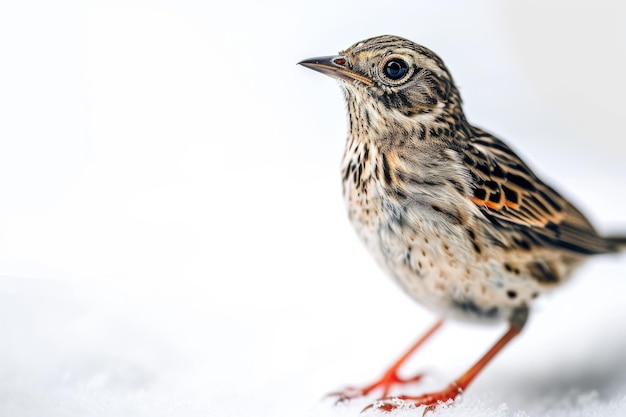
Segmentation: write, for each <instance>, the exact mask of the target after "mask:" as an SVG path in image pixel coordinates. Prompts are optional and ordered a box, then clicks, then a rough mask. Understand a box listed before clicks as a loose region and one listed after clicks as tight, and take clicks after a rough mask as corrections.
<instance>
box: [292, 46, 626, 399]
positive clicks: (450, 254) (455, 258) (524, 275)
mask: <svg viewBox="0 0 626 417" xmlns="http://www.w3.org/2000/svg"><path fill="white" fill-rule="evenodd" d="M301 64H303V65H305V66H307V67H310V68H312V69H315V70H318V71H320V72H323V73H325V74H327V75H331V76H333V77H335V78H338V79H339V80H340V84H341V86H342V88H343V90H344V93H345V98H346V101H347V104H348V115H349V134H348V141H347V145H346V150H345V154H344V158H343V163H342V175H343V189H344V197H345V201H346V204H347V208H348V214H349V217H350V220H351V221H352V223H353V225H354V226H355V229H356V231H357V233H358V234H359V236H360V237H361V238H362V240H363V241H364V242H365V244H366V245H367V246H368V248H369V249H370V251H371V252H372V254H373V255H374V256H375V258H376V259H377V261H378V262H379V264H380V265H381V266H382V267H383V269H385V270H386V271H387V272H388V273H389V274H390V275H391V276H392V277H393V278H394V279H395V280H396V281H397V282H398V283H399V284H400V285H401V286H402V287H403V288H404V290H405V291H406V292H407V293H409V294H410V295H411V296H412V297H413V298H415V299H416V300H417V301H418V302H420V303H421V304H423V305H426V306H427V307H430V308H431V309H433V310H435V311H436V312H438V313H439V314H441V315H442V316H443V317H454V318H460V319H465V320H479V321H498V320H508V321H509V322H510V324H511V330H509V332H508V333H507V335H506V336H505V338H506V340H504V339H503V340H504V342H502V343H503V344H502V346H503V345H504V344H505V343H506V342H508V340H510V338H512V337H513V336H515V335H516V334H517V333H518V332H519V331H520V330H521V329H522V327H523V326H524V324H525V321H526V317H527V313H528V309H529V306H530V304H531V301H532V299H534V298H536V297H537V296H539V295H540V294H541V293H542V292H545V291H547V290H550V289H552V288H554V287H555V286H557V285H558V284H560V283H562V282H564V281H565V280H566V279H567V278H568V277H569V276H570V274H571V272H572V271H573V270H574V269H575V267H576V266H578V265H579V264H580V262H581V261H583V260H584V259H585V258H586V257H588V256H589V255H593V254H603V253H612V252H617V251H618V250H620V249H621V248H622V247H623V245H624V244H625V243H626V239H625V238H605V237H603V236H600V235H598V233H597V232H596V231H595V230H594V228H593V227H592V226H591V224H590V223H589V222H588V221H587V219H586V218H585V217H584V216H583V215H582V214H581V213H580V212H579V211H578V210H577V209H576V208H575V207H574V206H573V205H572V204H571V203H569V202H568V201H567V200H566V199H565V198H563V197H562V196H561V195H559V194H558V193H557V192H556V191H555V190H554V189H552V188H551V187H549V186H548V185H546V184H544V183H543V182H542V181H541V180H540V179H539V178H538V177H537V176H536V175H535V174H534V173H533V172H532V170H531V169H530V168H529V167H528V166H527V165H526V164H525V163H524V162H523V161H522V160H521V159H520V158H519V157H518V156H517V155H516V154H515V153H514V152H513V151H512V150H511V149H510V148H509V147H508V146H507V145H506V144H504V143H503V142H502V141H500V140H499V139H497V138H496V137H494V136H492V135H490V134H489V133H487V132H485V131H483V130H481V129H478V128H476V127H474V126H472V125H471V124H470V123H469V122H468V121H467V119H466V118H465V115H464V113H463V109H462V106H461V104H462V102H461V97H460V95H459V92H458V90H457V88H456V86H455V84H454V82H453V79H452V76H451V75H450V73H449V72H448V70H447V68H446V67H445V65H444V63H443V61H442V60H441V59H440V58H439V57H438V56H437V55H435V54H434V53H433V52H432V51H430V50H428V49H426V48H424V47H422V46H420V45H417V44H415V43H413V42H411V41H408V40H406V39H402V38H399V37H396V36H381V37H377V38H371V39H367V40H365V41H362V42H359V43H357V44H355V45H353V46H351V47H349V48H348V49H346V50H345V51H342V52H340V54H339V55H338V56H332V57H323V58H314V59H310V60H306V61H303V62H302V63H301ZM502 346H499V347H498V348H497V349H496V350H495V351H494V352H491V353H492V354H491V356H493V355H495V353H496V352H497V350H499V349H500V348H501V347H502ZM491 356H489V357H486V358H483V360H484V361H485V362H484V363H482V365H481V366H480V367H481V368H482V366H484V364H485V363H486V362H487V361H488V360H489V359H490V358H491ZM479 370H480V369H479ZM476 373H477V372H476ZM474 376H475V373H474V374H473V375H472V377H471V378H469V380H468V381H466V382H467V384H469V382H470V381H471V379H472V378H473V377H474ZM460 379H462V378H460ZM457 382H458V381H457ZM455 386H456V387H457V388H458V387H460V389H461V390H462V389H464V388H465V386H466V385H465V386H461V385H460V384H456V385H455ZM455 390H456V388H454V389H452V390H451V391H450V390H449V391H446V393H445V395H448V394H449V395H448V397H451V398H454V397H455V396H456V391H455ZM384 394H386V392H384ZM445 395H443V396H435V400H432V398H431V397H429V398H430V399H428V400H427V399H424V398H423V397H419V398H411V399H412V400H413V401H414V402H415V403H417V404H427V405H432V403H433V401H434V402H436V400H441V399H444V397H445Z"/></svg>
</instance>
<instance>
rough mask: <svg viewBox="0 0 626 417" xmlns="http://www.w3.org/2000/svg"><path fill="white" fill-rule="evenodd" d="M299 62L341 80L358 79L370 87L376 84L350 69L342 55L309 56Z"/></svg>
mask: <svg viewBox="0 0 626 417" xmlns="http://www.w3.org/2000/svg"><path fill="white" fill-rule="evenodd" d="M298 64H299V65H302V66H305V67H307V68H310V69H312V70H315V71H318V72H321V73H322V74H326V75H329V76H331V77H333V78H338V79H340V80H347V81H355V80H356V81H359V82H362V83H363V84H365V85H368V86H370V87H371V86H373V85H374V83H373V82H372V80H370V79H369V78H367V77H365V76H364V75H361V74H359V73H357V72H354V71H352V70H350V69H348V66H347V64H348V61H347V60H346V58H345V57H343V56H341V55H335V56H321V57H318V58H309V59H305V60H304V61H300V62H298Z"/></svg>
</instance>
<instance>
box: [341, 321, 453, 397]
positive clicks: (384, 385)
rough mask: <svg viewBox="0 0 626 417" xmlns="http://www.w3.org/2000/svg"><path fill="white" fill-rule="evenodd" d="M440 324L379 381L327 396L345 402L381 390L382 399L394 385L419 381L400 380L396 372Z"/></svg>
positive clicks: (414, 378)
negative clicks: (335, 397)
mask: <svg viewBox="0 0 626 417" xmlns="http://www.w3.org/2000/svg"><path fill="white" fill-rule="evenodd" d="M442 324H443V320H439V321H438V322H437V323H435V324H434V325H433V326H432V327H431V328H430V329H429V330H428V331H427V332H426V333H425V334H424V335H423V336H422V337H421V338H419V340H417V341H416V342H415V343H414V344H413V346H411V347H410V348H409V350H407V351H406V352H405V353H404V354H403V355H402V356H401V357H400V358H399V359H398V360H397V361H396V362H395V363H394V364H393V365H391V367H390V368H389V369H388V370H387V371H386V372H385V373H384V374H383V376H382V377H381V378H380V379H379V380H377V381H375V382H373V383H371V384H369V385H367V386H365V387H363V388H356V387H348V388H346V389H344V390H343V391H338V392H333V393H331V394H329V396H338V397H339V398H338V400H337V401H345V400H349V399H353V398H358V397H363V396H366V395H368V394H369V393H370V392H372V391H373V390H375V389H377V388H381V389H382V397H383V398H384V397H387V395H388V394H389V390H390V389H391V388H392V387H393V386H394V385H404V384H409V383H412V382H417V381H419V380H420V379H421V378H422V375H421V374H420V375H416V376H413V377H410V378H401V377H400V376H399V375H398V370H399V369H400V367H401V366H402V365H403V364H404V363H405V362H406V361H407V359H409V357H411V355H412V354H413V353H414V352H415V351H416V350H417V349H418V348H419V347H420V346H422V344H423V343H424V342H425V341H426V340H427V339H428V338H430V336H432V335H433V333H435V332H436V331H437V330H438V329H439V328H440V327H441V325H442Z"/></svg>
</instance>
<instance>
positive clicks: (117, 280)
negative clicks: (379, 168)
mask: <svg viewBox="0 0 626 417" xmlns="http://www.w3.org/2000/svg"><path fill="white" fill-rule="evenodd" d="M544 3H545V2H541V3H540V2H539V1H538V0H533V1H527V2H524V3H523V4H521V3H520V4H513V2H509V3H508V4H506V3H505V2H496V1H487V0H481V1H474V2H471V4H469V2H460V1H446V2H442V1H434V0H433V1H399V2H395V3H394V4H393V7H392V6H391V5H387V4H384V3H381V2H380V1H377V2H374V1H372V2H364V1H359V2H343V3H340V2H336V1H333V2H326V1H314V2H287V1H278V0H277V1H270V2H269V3H268V2H253V1H247V0H244V1H243V2H230V3H228V2H219V3H216V2H207V1H199V0H197V1H196V0H182V1H176V2H174V1H169V0H162V1H156V2H155V1H138V0H131V1H126V2H117V1H111V2H107V1H70V0H61V1H57V2H44V1H39V2H37V1H23V2H4V3H3V4H2V5H0V52H1V54H0V62H1V63H2V65H1V66H0V74H1V75H2V76H1V77H0V92H1V93H0V114H1V115H2V116H1V117H0V119H1V122H0V138H1V139H0V144H1V146H2V150H1V152H0V196H2V204H0V332H1V335H2V336H1V337H0V416H18V417H20V416H51V417H56V416H111V415H115V416H151V417H152V416H225V417H230V416H232V417H243V416H258V417H263V416H272V417H277V416H294V415H295V416H311V417H312V416H315V417H318V416H320V417H327V416H328V417H344V416H346V417H347V416H356V415H358V413H359V411H360V410H361V409H362V408H363V407H364V406H365V405H366V404H367V403H368V402H369V401H372V400H374V399H375V398H370V399H364V400H362V401H355V402H353V403H349V404H342V405H339V406H334V405H333V403H332V401H330V400H328V399H324V394H325V393H327V392H329V391H332V390H335V389H338V388H341V387H342V386H344V385H346V384H358V383H365V382H369V381H371V380H372V379H373V378H375V377H376V376H378V375H379V374H380V372H381V371H382V370H383V369H384V368H385V366H387V365H389V364H390V363H391V362H392V361H393V359H394V358H395V357H396V356H397V355H398V354H399V353H400V352H402V351H403V350H404V349H405V348H406V347H407V346H408V345H410V344H411V343H412V341H413V340H414V339H415V338H416V337H417V336H418V335H419V334H420V332H422V331H424V330H425V329H426V328H428V326H430V325H431V323H433V322H434V320H436V317H433V316H432V315H431V314H430V313H429V312H427V311H425V310H423V309H422V308H421V307H419V306H417V305H415V304H414V303H413V302H412V301H411V300H409V299H408V298H407V297H406V296H405V295H403V294H402V293H401V292H400V291H399V290H398V289H397V288H396V287H395V286H394V285H393V283H391V282H390V281H389V280H388V279H386V278H385V277H384V276H383V275H382V274H381V273H380V271H379V270H378V269H377V268H376V266H375V265H374V263H373V261H372V260H371V259H370V257H369V256H368V254H367V253H366V252H365V249H364V248H363V247H362V245H361V244H360V243H359V242H358V241H357V238H356V237H355V235H354V233H353V232H352V230H351V229H350V226H349V225H348V222H347V219H346V216H345V214H344V208H343V206H342V201H341V196H340V183H339V174H338V163H339V159H340V155H341V152H342V148H343V138H344V137H345V128H346V122H345V114H344V104H343V102H342V97H341V94H340V91H339V88H338V87H337V86H336V85H335V83H333V82H332V81H331V80H329V79H327V78H325V77H322V76H321V75H319V74H316V73H314V72H312V71H308V70H306V69H304V68H302V67H298V66H296V65H295V63H296V62H298V61H299V60H301V59H303V58H307V57H311V56H319V55H327V54H332V53H335V52H336V51H338V50H339V49H342V48H344V47H346V46H348V45H350V44H351V43H353V42H355V41H357V40H360V39H363V38H365V37H369V36H374V35H379V34H383V33H392V34H397V35H401V36H405V37H407V38H410V39H413V40H415V41H417V42H420V43H423V44H424V45H426V46H429V47H431V48H432V49H434V50H436V51H437V52H438V53H439V54H440V55H441V56H442V57H443V58H444V60H445V61H446V63H447V64H448V66H449V67H450V68H451V70H452V72H453V75H454V76H455V79H456V81H457V83H458V84H459V85H460V88H461V93H462V95H463V98H464V100H465V103H466V110H467V113H468V116H469V118H470V120H472V121H473V122H475V123H476V124H478V125H479V126H481V127H484V128H486V129H488V130H490V131H492V132H495V133H497V134H498V135H499V136H501V137H503V138H505V139H506V140H507V141H508V142H509V143H510V144H511V145H512V146H513V147H514V148H516V149H517V150H519V151H520V153H521V154H522V155H524V156H525V157H527V158H528V159H529V160H530V161H531V165H532V166H534V167H537V171H538V172H540V173H542V174H543V175H544V176H545V177H546V178H548V179H549V180H550V182H551V183H552V184H554V185H555V186H556V187H557V188H558V189H560V190H562V191H563V192H564V193H565V194H566V195H568V196H571V198H572V199H573V200H575V201H576V202H577V203H578V204H579V205H580V207H581V209H583V211H585V212H586V213H588V214H589V216H590V217H591V218H592V219H593V220H594V222H595V223H596V224H597V227H598V228H599V229H600V230H602V231H604V232H611V231H616V230H620V228H621V230H622V231H624V230H626V216H625V215H624V212H623V207H624V205H625V203H626V197H625V195H624V193H623V188H624V182H623V179H624V178H626V164H624V158H625V157H626V144H625V143H626V142H624V137H623V136H624V134H623V115H622V113H623V102H622V100H623V97H625V96H626V83H625V82H624V80H623V74H624V73H626V62H625V61H626V60H625V59H624V58H625V55H626V32H624V29H623V28H624V27H626V25H625V23H626V6H623V5H619V4H617V3H616V2H615V4H614V2H610V1H608V0H607V1H599V2H595V3H594V7H593V8H588V7H582V6H579V5H577V4H576V3H575V2H567V3H566V2H565V1H558V2H557V1H555V2H551V3H550V5H549V6H548V5H545V4H544ZM564 11H566V12H564ZM625 293H626V256H622V257H617V256H616V257H605V258H599V259H596V260H594V261H592V262H590V263H588V264H587V265H586V266H585V267H584V268H582V269H581V270H580V271H579V273H578V275H577V277H576V279H575V280H573V282H572V283H571V284H569V285H567V286H565V287H564V288H562V289H560V290H559V291H557V292H555V293H554V294H552V295H550V296H548V297H546V298H545V299H542V300H539V302H538V303H537V305H536V308H535V309H534V312H533V315H532V317H531V320H530V323H529V326H528V328H527V329H526V330H525V331H524V334H523V335H522V337H520V338H519V339H518V340H515V341H514V342H513V343H512V344H511V345H510V346H508V347H507V348H506V350H505V351H503V352H502V354H501V355H499V356H498V357H497V358H496V359H495V360H494V361H493V363H491V364H490V365H489V367H488V368H486V370H485V371H484V373H482V374H481V375H480V377H479V378H478V379H477V380H476V382H475V383H474V384H473V385H472V386H471V387H470V389H469V390H468V391H467V392H466V393H465V394H464V396H463V399H462V401H460V402H459V403H458V404H457V405H455V406H454V407H451V408H448V409H443V410H440V411H438V412H437V414H438V415H446V416H497V417H500V416H516V417H519V416H556V417H560V416H568V417H570V416H571V417H574V416H589V415H599V416H609V417H611V416H623V415H625V414H626V325H624V323H626V306H625V305H624V302H623V299H624V294H625ZM503 330H504V328H503V327H493V328H489V327H487V328H484V327H477V326H471V325H462V324H455V323H448V324H446V325H445V326H444V328H443V329H442V331H441V332H440V333H439V334H437V336H436V337H433V339H432V341H431V342H429V343H428V344H427V345H426V346H425V347H424V349H423V351H420V353H419V354H418V355H416V356H415V358H414V359H412V360H411V362H410V363H408V364H407V373H411V372H419V371H424V372H425V373H426V378H425V380H424V381H423V383H421V384H418V385H415V387H408V388H407V389H408V390H410V392H414V393H416V394H417V393H421V392H424V391H427V390H432V389H437V388H440V387H442V386H444V385H445V384H447V383H448V382H449V381H450V380H451V379H453V378H455V377H456V376H458V375H459V374H460V373H461V372H463V371H464V370H465V369H466V368H467V367H468V366H469V365H470V364H471V363H472V362H473V361H474V360H475V359H476V358H478V357H479V356H480V354H482V353H483V352H484V351H485V350H486V349H487V348H488V346H490V344H491V343H493V341H494V340H495V339H497V338H498V337H499V335H500V334H501V333H502V331H503ZM375 414H377V413H373V415H375ZM394 415H410V416H414V415H420V414H419V412H418V411H416V410H411V409H408V410H401V411H398V412H397V413H395V414H394ZM433 415H434V414H433Z"/></svg>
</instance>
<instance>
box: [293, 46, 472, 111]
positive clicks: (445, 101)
mask: <svg viewBox="0 0 626 417" xmlns="http://www.w3.org/2000/svg"><path fill="white" fill-rule="evenodd" d="M299 64H300V65H303V66H305V67H307V68H310V69H313V70H315V71H319V72H321V73H323V74H326V75H329V76H331V77H334V78H336V79H339V80H340V81H341V84H342V86H343V87H344V90H345V92H346V96H347V98H348V100H350V99H351V98H354V96H358V97H356V98H358V99H360V100H361V101H363V100H365V101H367V100H374V102H370V103H369V104H378V105H382V106H384V108H385V109H386V110H388V111H394V110H395V111H397V112H400V113H402V114H403V115H405V116H408V117H413V116H415V115H419V114H424V113H432V112H434V111H435V112H437V111H436V110H437V109H439V112H450V111H453V110H454V108H457V107H458V108H459V110H460V104H461V100H460V96H459V93H458V90H457V89H456V87H455V86H454V82H453V81H452V77H451V75H450V73H449V72H448V70H447V69H446V67H445V65H444V63H443V61H442V60H441V59H440V58H439V57H438V56H437V55H436V54H435V53H434V52H432V51H430V50H429V49H427V48H425V47H423V46H420V45H418V44H416V43H413V42H411V41H409V40H407V39H403V38H400V37H397V36H389V35H385V36H379V37H375V38H370V39H367V40H364V41H361V42H358V43H356V44H354V45H352V46H350V47H349V48H347V49H346V50H344V51H341V52H339V55H334V56H325V57H319V58H311V59H306V60H304V61H301V62H300V63H299ZM363 104H366V103H363Z"/></svg>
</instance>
